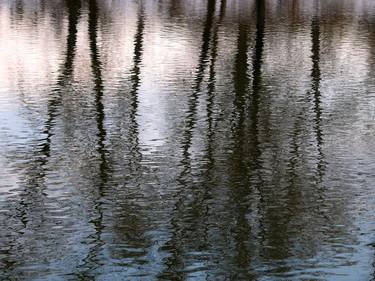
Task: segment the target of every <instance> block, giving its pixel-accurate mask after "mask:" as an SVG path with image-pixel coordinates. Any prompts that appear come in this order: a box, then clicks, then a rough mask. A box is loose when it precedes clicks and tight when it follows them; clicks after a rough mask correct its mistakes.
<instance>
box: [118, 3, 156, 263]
mask: <svg viewBox="0 0 375 281" xmlns="http://www.w3.org/2000/svg"><path fill="white" fill-rule="evenodd" d="M145 28H146V13H145V7H144V4H143V2H142V1H140V2H139V3H138V12H137V22H136V30H135V35H134V39H133V44H134V50H133V66H132V68H131V70H130V83H131V85H130V91H129V92H128V94H129V96H126V97H123V96H121V97H120V99H124V100H125V101H126V102H127V103H128V104H127V105H125V107H126V109H128V108H129V115H126V117H125V116H124V118H128V119H127V120H124V121H125V122H126V124H128V125H129V130H128V132H127V136H126V137H125V139H126V140H127V142H128V143H127V145H129V151H128V155H127V156H126V157H127V158H129V160H128V162H127V164H125V165H124V166H125V167H127V168H129V171H127V173H128V175H126V177H127V182H125V183H124V185H123V187H122V188H121V191H120V190H119V194H118V196H120V195H121V197H119V198H118V199H117V202H118V204H117V205H116V209H117V212H116V213H115V219H114V221H113V223H114V234H115V235H116V236H114V239H116V240H115V241H116V242H117V243H118V244H121V245H122V247H118V249H113V250H111V254H112V255H114V256H116V257H117V258H118V257H120V259H124V260H129V259H131V260H132V266H142V265H143V264H144V263H145V260H144V259H143V258H144V255H146V253H147V247H148V246H149V245H150V244H151V242H149V240H147V238H145V235H144V233H145V232H146V229H147V226H148V225H147V219H148V218H147V217H144V216H143V212H144V209H143V206H140V205H139V201H137V199H135V198H134V196H138V195H139V196H141V197H142V198H145V197H147V196H150V194H145V193H143V188H144V186H143V185H142V183H143V178H142V176H143V173H142V170H141V168H142V167H143V166H142V163H141V161H142V156H143V155H142V152H141V151H140V145H139V125H138V120H137V117H138V105H139V87H140V85H141V68H142V59H143V53H144V37H145ZM124 94H125V93H124ZM120 110H123V109H122V108H120ZM135 194H136V195H135ZM115 200H116V199H115Z"/></svg>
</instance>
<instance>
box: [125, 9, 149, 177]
mask: <svg viewBox="0 0 375 281" xmlns="http://www.w3.org/2000/svg"><path fill="white" fill-rule="evenodd" d="M144 29H145V12H144V6H143V3H140V7H139V11H138V21H137V30H136V34H135V38H134V56H133V63H134V65H133V69H132V70H131V83H132V85H131V90H130V106H131V109H130V123H131V125H130V132H129V134H130V143H131V148H130V149H131V159H132V162H131V163H133V165H132V167H131V168H132V171H133V172H137V170H139V165H140V161H141V157H142V155H141V153H140V151H139V138H138V136H139V129H138V127H139V126H138V121H137V112H138V103H139V101H138V90H139V86H140V82H141V78H140V74H141V73H140V72H141V62H142V53H143V37H144ZM134 165H135V166H134Z"/></svg>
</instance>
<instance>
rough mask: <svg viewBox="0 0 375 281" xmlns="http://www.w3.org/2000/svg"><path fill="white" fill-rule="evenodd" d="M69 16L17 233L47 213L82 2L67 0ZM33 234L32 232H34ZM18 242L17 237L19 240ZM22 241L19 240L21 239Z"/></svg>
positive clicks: (19, 211)
mask: <svg viewBox="0 0 375 281" xmlns="http://www.w3.org/2000/svg"><path fill="white" fill-rule="evenodd" d="M65 4H66V10H67V13H68V35H67V40H66V52H65V60H64V63H63V64H62V65H61V67H60V69H59V76H58V79H57V85H56V87H55V88H54V89H53V91H52V94H51V96H50V98H49V100H48V103H47V119H46V121H45V122H44V125H43V131H42V136H43V138H41V139H39V140H38V143H37V146H36V151H34V152H33V157H32V158H31V160H30V161H29V162H28V167H27V170H26V177H27V181H26V182H27V186H26V187H25V189H24V190H23V191H22V192H21V193H20V195H19V196H20V201H19V206H17V207H16V210H17V214H16V216H15V217H17V218H19V219H20V221H21V224H22V226H23V228H22V229H19V230H18V231H17V232H18V234H19V235H23V234H24V233H25V232H26V230H27V228H28V227H29V222H32V221H33V220H35V221H36V220H37V219H36V216H38V217H43V216H44V215H45V210H44V206H43V198H45V192H44V189H45V184H44V181H45V177H46V174H47V164H48V161H49V158H50V156H51V142H52V137H53V135H54V133H53V127H54V125H55V119H56V117H58V115H59V109H60V106H61V103H62V99H63V91H64V89H65V87H66V86H67V85H68V83H69V79H70V78H71V76H72V73H73V62H74V58H75V48H76V41H77V24H78V20H79V17H80V8H81V5H80V2H79V1H73V0H67V1H65ZM16 5H17V6H19V5H21V6H23V3H22V1H17V3H16ZM18 12H20V11H18ZM30 231H32V230H30ZM15 239H17V238H15ZM18 239H19V238H18ZM11 249H12V247H10V250H8V251H7V253H6V255H7V256H13V255H17V254H22V253H12V250H11ZM5 263H6V264H7V266H6V271H8V272H9V271H11V270H12V267H14V266H15V264H16V263H15V262H12V261H5Z"/></svg>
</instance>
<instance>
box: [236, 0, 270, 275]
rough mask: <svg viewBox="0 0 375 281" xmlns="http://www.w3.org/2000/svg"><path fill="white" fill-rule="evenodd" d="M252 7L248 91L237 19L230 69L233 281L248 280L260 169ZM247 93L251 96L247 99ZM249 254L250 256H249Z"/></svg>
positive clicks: (244, 27) (258, 42)
mask: <svg viewBox="0 0 375 281" xmlns="http://www.w3.org/2000/svg"><path fill="white" fill-rule="evenodd" d="M255 5H256V35H255V46H254V53H253V55H252V58H251V63H252V87H251V89H250V88H249V84H250V77H249V73H248V69H249V65H248V49H249V27H250V24H249V22H247V21H244V19H241V20H240V22H239V26H238V39H237V55H236V58H235V68H234V74H233V79H234V90H235V97H234V109H235V115H236V120H235V124H234V127H233V128H232V129H233V137H234V149H233V160H232V161H233V165H234V167H233V169H232V171H233V172H232V173H233V174H232V177H233V178H232V179H231V182H232V187H231V188H232V192H233V201H234V202H233V204H234V206H235V208H234V211H235V216H236V218H235V221H236V225H235V227H234V240H235V249H236V256H235V263H236V265H237V267H238V270H239V271H238V276H236V277H237V278H245V279H246V280H252V279H254V278H255V276H254V275H253V273H251V258H252V256H253V255H254V254H253V253H254V250H255V245H250V244H251V243H252V242H251V240H252V239H251V238H252V237H254V236H253V235H254V234H253V232H252V227H251V225H250V224H249V221H248V215H249V212H251V208H250V207H251V206H250V205H251V203H252V202H251V201H252V200H254V196H255V194H256V191H258V195H259V194H261V192H259V190H255V189H259V181H260V179H259V178H258V177H257V176H256V174H257V169H258V168H259V166H260V163H259V156H260V149H259V141H258V135H259V132H258V130H259V129H258V123H259V122H258V116H259V102H260V97H259V95H260V90H261V66H262V55H263V45H264V24H265V23H264V21H265V4H264V1H263V0H258V1H256V3H255ZM249 93H251V94H250V95H249ZM252 251H253V253H252Z"/></svg>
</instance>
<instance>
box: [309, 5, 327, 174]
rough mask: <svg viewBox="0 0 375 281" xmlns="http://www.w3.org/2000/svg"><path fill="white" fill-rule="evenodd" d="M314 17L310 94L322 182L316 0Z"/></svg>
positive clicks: (322, 163)
mask: <svg viewBox="0 0 375 281" xmlns="http://www.w3.org/2000/svg"><path fill="white" fill-rule="evenodd" d="M314 6H315V15H314V16H313V19H312V24H311V40H312V49H311V51H312V56H311V59H312V63H313V66H312V70H311V78H312V94H313V102H314V112H315V126H314V129H315V135H316V143H317V148H318V164H317V171H318V177H319V180H320V181H321V180H322V177H323V174H324V166H325V164H324V162H325V161H324V154H323V147H322V146H323V133H322V108H321V93H320V80H321V78H320V66H319V63H320V19H319V14H318V13H319V2H318V1H317V0H316V1H315V2H314Z"/></svg>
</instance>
